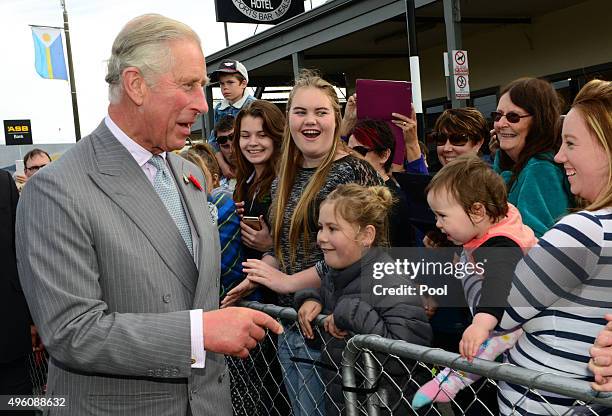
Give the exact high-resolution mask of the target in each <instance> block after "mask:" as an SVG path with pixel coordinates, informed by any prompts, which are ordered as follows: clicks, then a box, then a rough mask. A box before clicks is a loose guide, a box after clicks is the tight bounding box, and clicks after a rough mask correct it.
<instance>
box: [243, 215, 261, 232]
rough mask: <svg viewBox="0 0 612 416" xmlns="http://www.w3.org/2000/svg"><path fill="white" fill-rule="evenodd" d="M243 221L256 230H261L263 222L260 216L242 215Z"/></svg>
mask: <svg viewBox="0 0 612 416" xmlns="http://www.w3.org/2000/svg"><path fill="white" fill-rule="evenodd" d="M242 221H244V223H245V224H246V225H248V226H249V227H251V228H252V229H254V230H257V231H260V230H261V223H260V222H259V217H242Z"/></svg>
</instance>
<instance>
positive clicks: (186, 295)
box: [17, 122, 231, 416]
mask: <svg viewBox="0 0 612 416" xmlns="http://www.w3.org/2000/svg"><path fill="white" fill-rule="evenodd" d="M168 161H169V165H170V167H171V170H172V171H173V173H174V175H175V178H176V182H177V185H178V187H179V189H180V191H181V193H182V197H183V200H184V202H185V205H186V209H187V211H188V215H190V218H191V219H192V221H193V224H194V227H195V229H196V230H197V234H198V235H199V247H200V249H199V265H198V267H196V265H195V264H194V261H193V258H192V257H191V255H190V254H189V251H188V250H187V247H186V246H185V244H184V242H183V240H182V239H181V236H180V234H179V232H178V229H177V227H176V225H175V224H174V222H173V221H172V218H171V217H170V215H169V214H168V212H167V210H166V208H165V207H164V205H163V202H162V201H161V200H160V199H159V197H158V195H157V193H156V192H155V190H154V189H153V187H152V185H151V183H150V182H149V180H148V179H147V177H146V175H145V174H144V172H143V171H142V169H141V168H140V167H139V166H138V164H137V163H136V161H135V160H134V158H133V157H132V156H131V155H130V154H129V152H128V151H127V149H125V147H123V146H122V145H121V144H120V143H119V142H118V141H117V139H115V137H114V136H113V135H112V134H111V132H110V131H109V130H108V129H107V128H106V126H105V124H104V122H103V123H101V124H100V126H98V128H97V129H96V130H95V131H94V132H93V133H92V134H91V135H89V136H88V137H86V138H84V139H83V140H81V141H80V142H79V143H77V144H76V145H75V146H74V147H73V148H72V149H71V150H70V151H68V152H67V153H66V154H64V155H63V156H62V157H61V158H60V160H58V161H57V162H54V163H52V164H51V165H49V166H48V167H46V168H45V169H43V170H41V171H40V172H39V173H37V174H36V175H35V176H34V177H32V179H31V180H30V181H29V182H28V185H27V186H26V187H25V189H24V192H23V195H22V198H21V200H20V202H19V206H18V212H17V253H18V266H19V274H20V278H21V282H22V285H23V289H24V293H25V294H26V297H27V300H28V304H29V307H30V310H31V311H32V315H33V318H34V321H35V322H36V325H37V326H38V330H39V332H40V334H41V336H42V339H43V342H44V344H45V345H46V347H47V349H48V351H49V352H50V355H51V360H50V365H49V378H48V394H50V395H66V396H68V407H67V408H64V409H53V410H51V412H50V414H62V415H64V414H66V415H78V416H82V415H87V414H93V415H143V416H144V415H156V416H158V415H181V416H183V415H185V414H187V412H188V408H189V406H190V408H191V412H192V413H193V415H212V414H215V415H230V414H231V401H230V394H229V377H228V376H226V367H225V360H224V357H223V356H222V355H218V354H213V353H207V354H206V365H205V368H204V369H192V368H191V338H190V320H189V312H188V310H189V309H196V308H202V309H204V310H211V309H217V308H218V304H219V268H220V255H219V252H220V251H219V237H218V231H217V229H216V227H215V226H214V225H213V224H212V223H211V221H210V217H209V214H208V208H207V205H206V195H205V192H202V191H199V190H198V189H197V188H196V187H195V186H193V185H192V184H191V183H190V184H185V183H184V182H183V180H182V175H183V174H187V175H189V174H193V175H194V176H196V177H197V178H198V179H199V180H200V182H201V183H204V179H203V177H202V175H201V174H200V172H199V170H198V168H196V167H195V165H193V164H191V163H189V162H187V161H185V160H183V159H182V158H180V157H178V156H175V155H173V154H168ZM204 214H205V215H204ZM205 334H206V332H205ZM205 336H206V335H205Z"/></svg>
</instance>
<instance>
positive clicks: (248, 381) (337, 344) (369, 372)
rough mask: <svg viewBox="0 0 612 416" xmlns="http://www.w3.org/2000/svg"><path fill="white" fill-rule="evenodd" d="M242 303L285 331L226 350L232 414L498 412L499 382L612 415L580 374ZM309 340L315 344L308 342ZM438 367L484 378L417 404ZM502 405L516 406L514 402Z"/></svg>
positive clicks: (39, 381)
mask: <svg viewBox="0 0 612 416" xmlns="http://www.w3.org/2000/svg"><path fill="white" fill-rule="evenodd" d="M241 306H245V307H249V308H252V309H257V310H260V311H263V312H265V313H268V314H269V315H271V316H273V317H275V318H276V319H278V320H280V321H281V323H282V324H283V326H284V329H285V332H284V334H283V335H281V336H278V337H277V336H275V335H273V334H267V335H266V338H265V339H264V340H263V341H262V342H261V343H260V344H259V345H258V346H257V347H256V348H255V349H254V350H252V351H251V354H250V355H249V357H248V358H246V359H237V358H231V357H228V358H227V361H228V369H229V375H230V382H231V392H232V405H233V409H234V414H235V415H237V416H238V415H249V416H257V415H278V416H288V415H295V416H302V415H308V416H333V415H339V414H346V415H349V416H354V415H402V416H403V415H442V416H451V415H470V416H471V415H479V416H480V415H497V414H499V409H498V407H497V406H498V405H497V398H496V395H497V391H498V389H499V383H500V382H508V383H513V384H517V385H521V386H526V387H527V388H528V392H529V395H535V396H540V397H542V392H548V393H552V394H558V395H563V396H566V397H571V398H573V399H574V402H573V404H572V406H571V408H570V410H569V411H567V412H564V413H559V412H557V411H556V410H555V409H554V408H553V407H550V409H548V412H547V413H548V414H550V415H559V414H561V415H570V414H571V415H612V395H611V394H597V393H596V392H594V391H593V390H591V388H590V385H589V383H588V382H585V381H580V380H575V379H570V378H567V377H562V376H559V375H554V374H548V373H541V372H536V371H532V370H527V369H524V368H519V367H516V366H512V365H509V364H501V363H497V362H491V361H486V360H481V359H477V358H476V359H474V361H473V362H468V361H467V360H465V359H463V358H461V357H460V356H459V355H458V354H454V353H450V352H447V351H444V350H441V349H437V348H429V347H423V346H420V345H415V344H410V343H407V342H404V341H397V340H389V339H385V338H381V337H378V336H373V335H355V336H352V337H350V336H348V337H346V339H345V340H342V341H340V340H337V339H334V338H332V337H330V336H329V335H327V334H326V333H325V331H324V329H323V320H324V318H325V316H323V315H319V317H318V318H317V319H316V320H315V321H314V322H313V330H314V333H315V334H316V337H315V338H316V339H315V340H306V339H305V338H303V336H302V333H301V331H300V329H299V325H298V323H297V313H296V311H295V310H294V309H292V308H281V307H278V306H275V305H265V304H260V303H257V302H243V303H242V304H241ZM289 334H291V336H288V335H289ZM313 342H315V343H317V342H318V345H313V348H306V347H305V345H306V343H308V344H312V343H313ZM279 357H280V358H279ZM281 361H283V362H284V363H285V364H284V366H283V365H281ZM287 363H290V364H289V366H290V367H291V368H288V367H287ZM30 364H31V375H32V380H33V384H34V390H35V394H44V392H45V387H46V372H47V363H46V356H40V355H38V356H33V358H32V359H31V361H30ZM442 367H448V368H451V369H453V371H464V372H468V373H472V374H479V375H481V376H483V378H482V379H481V380H480V381H478V382H476V383H474V384H472V385H470V386H468V387H466V388H464V389H463V391H461V393H459V394H458V395H457V396H456V398H454V399H453V400H452V401H450V402H449V403H436V404H433V405H428V406H425V407H423V408H421V409H419V410H414V409H413V408H412V406H411V401H412V398H413V395H414V393H415V391H416V390H417V389H418V388H419V387H421V386H422V385H423V383H425V382H427V381H429V380H431V379H432V377H433V374H435V373H436V371H439V370H440V368H442ZM506 413H507V414H516V415H520V414H521V413H520V412H519V410H518V409H514V408H512V409H511V410H510V411H507V412H506Z"/></svg>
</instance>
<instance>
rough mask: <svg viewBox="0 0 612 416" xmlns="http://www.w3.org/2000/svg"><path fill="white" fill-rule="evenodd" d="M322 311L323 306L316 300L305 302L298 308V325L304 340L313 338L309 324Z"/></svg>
mask: <svg viewBox="0 0 612 416" xmlns="http://www.w3.org/2000/svg"><path fill="white" fill-rule="evenodd" d="M322 309H323V305H321V304H320V303H319V302H317V301H316V300H307V301H305V302H304V303H302V306H300V310H299V311H298V322H299V323H300V328H302V333H303V334H304V336H305V337H306V338H308V339H313V338H314V333H313V331H312V326H311V325H310V323H311V322H312V320H313V319H315V318H316V317H317V315H319V314H320V313H321V310H322Z"/></svg>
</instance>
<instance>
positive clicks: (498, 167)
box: [0, 15, 612, 416]
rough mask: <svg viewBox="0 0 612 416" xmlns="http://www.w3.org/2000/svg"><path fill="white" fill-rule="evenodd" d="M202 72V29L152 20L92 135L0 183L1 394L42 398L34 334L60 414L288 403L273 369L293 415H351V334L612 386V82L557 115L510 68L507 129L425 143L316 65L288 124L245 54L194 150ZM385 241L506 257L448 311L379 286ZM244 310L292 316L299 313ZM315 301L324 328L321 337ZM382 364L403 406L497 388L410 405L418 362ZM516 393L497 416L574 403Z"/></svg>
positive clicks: (506, 390) (474, 114) (433, 393)
mask: <svg viewBox="0 0 612 416" xmlns="http://www.w3.org/2000/svg"><path fill="white" fill-rule="evenodd" d="M208 80H209V78H208V75H207V73H206V66H205V60H204V56H203V53H202V49H201V44H200V39H199V37H198V36H197V35H196V34H195V32H193V30H192V29H191V28H189V27H188V26H186V25H184V24H182V23H180V22H177V21H174V20H172V19H169V18H166V17H163V16H160V15H143V16H140V17H137V18H135V19H133V20H132V21H130V22H129V23H127V25H126V26H125V27H124V28H123V29H122V31H121V32H120V33H119V34H118V36H117V38H116V39H115V42H114V44H113V47H112V52H111V57H110V59H109V61H108V71H107V76H106V81H107V83H108V84H109V97H110V104H109V107H108V113H107V115H106V116H105V117H104V119H103V121H102V122H101V123H100V125H99V126H98V127H97V128H96V130H94V132H92V133H91V134H90V135H89V136H87V137H86V138H84V139H83V140H81V141H80V142H79V143H77V144H76V145H75V146H74V147H73V148H72V149H70V150H69V151H68V152H66V153H65V154H64V155H63V156H62V157H61V158H59V160H57V161H54V162H53V163H51V164H50V162H51V158H50V157H49V155H48V154H46V153H45V152H44V151H42V150H40V149H35V150H33V151H31V152H30V153H28V155H26V158H24V162H25V166H26V169H25V176H21V175H19V176H17V177H16V178H15V180H16V181H17V182H18V183H20V184H22V185H24V186H23V190H22V191H21V195H19V193H18V191H17V188H16V186H15V183H14V180H13V179H12V178H11V177H10V175H8V173H7V174H4V173H3V174H2V175H0V178H2V184H1V187H0V188H1V189H2V193H1V194H0V195H1V196H2V197H1V198H0V204H2V205H1V206H0V207H2V210H0V213H1V214H2V218H0V221H1V224H2V226H3V230H4V229H6V230H9V231H10V232H7V233H4V232H3V235H2V247H3V250H2V253H3V256H5V258H4V260H5V262H4V264H6V270H8V274H7V276H8V277H7V278H6V279H4V278H3V279H2V282H1V283H2V285H3V286H2V290H1V291H0V293H1V294H2V296H3V298H2V301H1V302H0V307H1V308H2V313H1V314H0V315H1V316H5V317H6V316H11V317H12V319H11V320H10V327H9V326H8V324H7V328H9V329H10V331H9V334H7V336H6V337H4V338H3V340H2V341H1V344H0V345H1V346H2V357H1V358H2V361H0V369H1V370H2V371H1V373H2V376H0V394H11V395H17V394H28V392H31V383H29V382H28V380H27V361H26V360H27V355H28V354H29V352H30V351H31V348H32V347H31V346H30V340H31V339H32V340H34V339H35V338H36V337H37V336H38V334H40V339H41V340H42V344H43V345H44V347H45V348H46V350H47V351H48V353H49V357H50V359H49V375H48V386H47V394H50V395H58V396H67V397H69V400H70V402H69V403H68V406H67V407H66V408H61V409H60V408H58V409H54V412H55V411H56V410H57V414H70V415H82V414H99V415H104V414H108V415H114V414H124V413H125V414H134V415H146V414H149V413H156V414H158V413H159V414H173V415H174V414H176V415H185V414H187V415H192V414H193V415H207V414H213V413H215V414H219V415H230V414H232V413H233V414H236V415H238V414H240V415H242V414H244V415H253V414H267V412H268V409H269V408H270V407H271V406H275V407H277V409H278V408H281V407H282V406H283V404H282V403H278V402H276V401H275V400H276V399H275V398H273V397H270V396H269V395H266V394H264V393H263V390H264V389H265V388H266V385H269V384H271V383H272V382H274V383H276V385H278V386H280V387H279V389H280V395H281V396H282V397H283V398H284V397H286V398H287V402H288V403H289V407H290V408H287V409H286V410H284V411H285V412H286V413H289V412H292V414H294V415H296V416H299V415H316V414H319V415H328V416H331V415H335V414H340V413H341V409H342V408H343V400H344V399H343V392H342V390H343V385H342V380H341V376H340V374H339V373H338V372H337V371H330V370H329V368H333V366H332V364H334V363H335V364H336V365H337V364H338V363H339V362H340V360H341V356H342V351H343V349H344V347H345V346H346V342H347V340H348V339H349V338H350V336H351V335H353V334H376V335H380V336H383V337H386V338H390V339H397V340H404V341H408V342H411V343H415V344H419V345H425V346H438V347H442V348H446V349H449V350H451V351H456V352H459V353H460V354H461V355H462V356H464V357H466V358H467V359H469V360H472V359H473V358H474V357H478V358H484V359H489V360H495V359H503V360H504V361H505V362H509V363H512V364H514V365H517V366H521V367H524V368H529V369H534V370H537V371H541V372H548V373H554V374H558V375H561V376H564V377H570V378H575V379H580V380H586V381H591V382H592V388H593V389H594V390H596V391H612V378H611V377H612V301H611V300H610V299H611V296H610V292H609V290H608V288H610V287H611V286H612V283H611V282H612V281H611V279H612V262H611V261H610V259H612V257H611V253H612V252H611V250H612V237H611V236H612V150H611V149H612V82H610V81H602V80H593V81H590V82H589V83H587V84H586V85H585V86H584V87H583V88H582V89H581V91H580V92H579V93H578V95H577V96H576V98H575V99H574V102H573V103H572V105H571V109H570V110H569V112H567V114H566V115H564V116H563V115H562V114H561V112H562V108H563V106H562V103H561V101H560V99H559V96H558V95H557V94H556V92H555V90H554V88H553V87H552V85H551V84H550V83H548V82H547V81H544V80H540V79H536V78H521V79H518V80H515V81H513V82H511V83H510V84H508V85H507V86H505V87H504V88H502V89H501V91H500V98H499V102H498V104H497V109H496V111H494V112H493V113H492V114H491V118H492V119H493V126H492V127H493V130H491V126H490V125H489V124H488V123H487V120H486V118H485V117H484V116H483V115H482V114H481V113H480V112H479V111H478V110H477V109H475V108H460V109H448V110H446V111H444V112H443V113H442V114H441V115H440V117H439V118H438V119H437V121H436V122H435V125H434V127H433V130H432V131H431V132H430V133H429V134H428V135H427V137H426V138H419V137H418V135H417V131H418V129H417V125H416V117H415V114H414V111H412V113H411V114H396V113H393V114H392V115H390V116H391V117H390V118H391V119H392V120H393V121H392V122H391V123H392V124H393V125H395V126H397V127H399V129H401V132H402V137H403V143H402V146H401V147H398V146H397V143H396V139H395V137H394V135H393V133H392V131H391V129H390V127H389V125H388V124H387V123H386V122H382V121H378V120H370V119H358V118H357V112H356V105H357V104H356V103H357V99H358V97H356V96H351V97H350V98H349V100H348V102H347V105H346V108H345V109H344V114H343V113H342V108H341V105H340V102H339V99H338V96H337V95H336V92H335V89H334V86H333V85H332V84H330V83H329V82H327V81H326V80H325V79H324V78H323V77H322V76H320V75H319V74H317V73H316V72H313V71H309V70H304V71H302V72H301V73H300V75H299V77H298V78H297V79H296V81H295V85H294V87H293V89H292V90H291V93H290V95H289V99H288V102H287V105H286V111H285V113H283V112H282V111H281V110H280V109H279V107H278V106H277V105H275V104H272V103H269V102H267V101H264V100H259V99H255V98H254V97H252V96H250V95H249V94H248V92H247V85H248V82H249V78H248V72H247V69H246V68H245V67H244V65H243V64H241V63H240V62H238V61H231V60H230V61H226V62H222V63H221V64H220V65H219V67H218V68H217V69H215V70H214V71H212V73H211V74H210V80H211V81H213V82H218V83H219V85H220V87H221V90H222V93H223V97H224V98H223V101H222V102H221V103H219V104H218V105H217V106H216V107H215V108H214V117H213V119H214V122H215V125H214V130H213V131H212V132H211V134H210V136H209V137H208V138H207V140H206V142H204V143H198V144H194V145H192V146H190V147H186V146H185V142H186V138H187V137H188V136H189V134H190V130H191V125H192V124H193V123H194V122H195V120H196V117H197V116H198V115H200V114H202V113H206V112H207V111H208V108H207V105H206V100H205V98H204V93H203V88H202V87H203V86H204V85H205V84H206V83H207V82H208ZM372 105H375V103H372ZM424 142H425V143H424ZM427 144H429V145H431V146H435V148H436V152H435V154H432V155H427V150H426V149H427ZM485 148H491V149H493V150H494V152H492V153H491V155H489V154H488V153H489V152H486V153H487V154H483V153H484V152H483V150H484V149H485ZM398 149H401V150H400V151H399V152H398ZM428 157H430V158H431V157H437V159H438V161H439V162H440V164H441V165H442V168H441V169H440V170H439V171H438V172H429V168H428V163H427V160H428ZM397 162H401V163H397ZM47 165H49V166H47ZM43 167H44V169H43ZM402 175H420V176H421V177H427V178H428V180H429V179H430V181H429V184H428V185H427V187H426V189H425V195H423V197H425V196H426V202H427V204H428V209H431V211H432V212H433V215H434V218H435V219H434V220H433V221H432V223H431V224H430V226H429V227H423V226H422V224H415V223H412V222H411V221H410V220H409V219H408V218H409V215H408V212H407V211H408V210H409V208H408V207H409V203H410V202H414V201H411V200H410V198H414V194H415V191H414V190H411V189H406V187H405V185H402V184H403V183H404V182H403V181H400V179H401V177H402ZM18 200H19V202H17V201H18ZM389 247H396V248H397V247H404V248H406V247H426V249H427V250H431V251H433V252H438V253H445V254H443V255H444V256H446V255H447V254H448V258H447V259H446V260H447V261H448V262H451V263H452V264H455V265H461V266H462V267H464V268H467V267H468V265H470V264H475V263H478V262H479V261H480V262H482V260H483V258H484V257H485V256H487V254H486V253H490V252H491V251H490V250H501V251H500V252H501V253H503V255H500V256H493V257H489V259H490V261H489V262H488V264H487V267H486V268H485V269H484V270H480V271H474V272H473V273H469V274H468V275H467V276H465V277H464V278H463V279H461V280H460V281H458V282H456V284H457V287H456V288H455V289H456V290H457V291H458V292H459V297H460V298H461V299H462V302H463V307H458V306H457V305H454V307H453V308H449V307H445V306H444V300H443V299H438V298H436V297H432V296H424V297H419V296H400V297H397V296H390V295H388V294H387V295H386V296H380V295H376V294H375V291H373V288H372V285H373V284H374V283H375V281H374V279H372V278H368V276H370V277H371V276H372V273H373V267H374V265H375V264H376V263H391V262H392V261H393V253H394V252H388V251H387V250H385V249H386V248H389ZM484 261H485V263H486V260H484ZM376 283H379V282H376ZM400 283H405V281H403V280H402V279H400V278H398V277H397V276H394V275H389V276H386V277H385V278H384V279H383V280H382V283H381V284H383V285H386V287H387V288H389V289H393V288H396V287H397V286H398V285H400ZM387 293H389V292H387ZM26 300H27V305H26ZM241 300H256V301H259V302H262V303H270V304H275V305H279V306H283V307H290V308H295V310H296V311H297V314H298V322H299V325H292V324H291V322H285V321H283V320H282V319H281V320H280V322H278V321H276V320H274V319H272V318H271V317H270V316H268V315H266V314H264V313H262V312H258V311H255V310H252V309H249V308H243V307H237V306H235V305H237V304H238V302H239V301H241ZM5 308H6V309H5ZM449 311H450V312H449ZM321 313H323V314H325V315H327V317H326V319H325V321H324V331H322V335H321V334H320V333H319V332H317V331H315V330H314V329H313V320H314V319H315V318H316V317H317V316H318V315H319V314H321ZM6 322H9V321H6ZM451 327H452V330H449V328H451ZM449 331H450V332H449ZM266 333H269V334H270V336H265V335H266ZM448 334H452V335H450V336H449V335H448ZM32 342H34V341H32ZM34 343H35V344H37V345H38V346H37V348H41V347H40V345H39V344H40V342H39V341H36V342H34ZM254 349H257V352H258V353H257V355H253V357H254V359H251V360H248V361H247V360H244V359H245V358H246V357H247V356H248V355H249V351H252V350H254ZM315 362H321V363H322V365H315ZM386 370H387V373H388V374H390V375H391V378H392V380H393V382H391V381H389V380H387V381H385V382H381V384H380V386H379V387H380V389H383V390H386V391H387V392H388V394H387V395H386V397H387V399H388V400H390V401H393V402H394V403H398V405H397V406H396V407H395V409H394V411H396V412H398V413H402V414H405V413H407V411H408V407H411V408H412V409H415V410H416V409H419V408H424V407H426V406H429V405H431V403H433V402H451V401H457V402H461V400H462V390H463V389H464V388H465V387H466V386H469V385H471V384H472V383H480V382H481V381H479V380H478V377H477V376H475V375H472V374H467V373H458V372H454V371H451V370H450V369H444V370H443V371H440V372H439V373H438V374H437V375H436V377H434V378H433V379H432V378H431V377H429V378H426V379H424V380H423V386H422V387H421V388H420V389H418V390H417V389H413V388H412V387H407V389H408V390H406V391H404V392H403V394H404V395H405V396H406V399H407V400H399V398H398V397H396V396H394V395H397V394H398V393H399V391H397V389H395V390H394V389H393V386H395V385H403V386H406V385H408V386H411V384H410V383H408V382H407V380H408V379H409V378H410V377H411V376H414V375H410V374H407V373H406V372H405V371H404V367H401V366H399V367H397V368H396V367H394V366H393V365H389V367H388V368H386ZM262 374H265V378H262ZM499 390H500V391H499V394H497V398H496V397H493V398H492V399H491V398H489V399H486V398H484V395H485V394H484V393H483V401H485V402H486V404H487V406H488V407H489V409H494V412H499V413H500V414H504V415H505V414H511V413H512V412H519V413H520V414H534V415H540V414H542V415H545V414H549V413H550V412H558V413H559V414H563V413H564V412H566V411H567V410H568V408H569V407H570V406H572V405H573V400H572V399H569V398H567V397H563V396H560V395H557V394H553V393H549V392H544V391H540V392H539V394H538V395H534V394H531V393H529V392H528V387H525V386H520V385H516V384H512V383H504V382H500V383H499ZM230 391H231V395H230ZM494 393H497V392H494ZM494 396H495V394H494Z"/></svg>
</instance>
